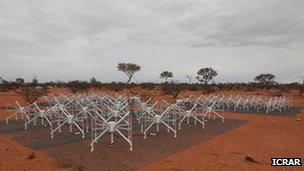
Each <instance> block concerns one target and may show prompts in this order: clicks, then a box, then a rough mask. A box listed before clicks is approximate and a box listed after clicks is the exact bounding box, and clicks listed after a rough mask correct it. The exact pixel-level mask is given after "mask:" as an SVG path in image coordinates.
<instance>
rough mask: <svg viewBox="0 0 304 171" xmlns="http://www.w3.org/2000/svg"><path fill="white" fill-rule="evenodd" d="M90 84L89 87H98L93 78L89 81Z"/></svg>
mask: <svg viewBox="0 0 304 171" xmlns="http://www.w3.org/2000/svg"><path fill="white" fill-rule="evenodd" d="M90 84H91V86H93V87H96V86H97V85H98V81H97V80H96V78H95V77H92V78H91V79H90Z"/></svg>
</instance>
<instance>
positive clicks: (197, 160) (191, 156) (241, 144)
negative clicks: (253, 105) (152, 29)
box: [0, 91, 304, 170]
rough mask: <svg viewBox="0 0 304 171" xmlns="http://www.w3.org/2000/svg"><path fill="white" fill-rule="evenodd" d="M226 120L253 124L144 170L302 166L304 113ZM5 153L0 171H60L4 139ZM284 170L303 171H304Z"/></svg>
mask: <svg viewBox="0 0 304 171" xmlns="http://www.w3.org/2000/svg"><path fill="white" fill-rule="evenodd" d="M151 93H152V96H157V97H158V98H161V97H160V93H159V92H155V91H154V92H151ZM221 93H223V92H221ZM225 93H227V94H231V93H233V94H237V93H240V92H225ZM246 93H247V92H246ZM257 93H258V94H268V93H269V92H263V91H262V92H256V93H255V94H257ZM183 94H199V92H197V93H194V92H184V93H183ZM241 94H243V92H242V93H241ZM149 95H151V94H150V93H149ZM287 95H289V96H293V98H294V99H295V103H296V104H297V105H302V106H303V105H304V99H303V97H302V98H301V97H299V96H297V95H295V92H291V93H288V94H287ZM17 98H18V97H17V96H16V95H14V94H12V93H5V94H0V105H3V104H5V103H6V102H13V101H14V100H16V99H17ZM18 100H20V98H19V99H18ZM1 112H2V113H1V118H4V117H5V112H4V111H3V110H2V111H1ZM225 117H226V118H232V119H240V120H247V121H249V123H248V124H245V125H243V126H240V127H237V128H235V129H233V130H231V131H227V132H225V133H223V134H221V135H218V136H216V137H214V138H211V139H209V140H207V141H204V142H202V143H200V144H198V145H196V146H194V147H191V148H188V149H186V150H183V151H180V152H178V153H176V154H174V155H171V156H168V157H166V158H164V159H162V160H159V161H156V162H154V163H152V164H149V165H147V166H145V167H143V168H141V170H258V169H259V170H274V169H278V168H273V167H271V166H270V158H272V157H300V158H302V162H303V158H304V146H303V144H304V132H303V131H304V110H302V111H301V113H300V114H298V115H296V116H295V117H283V116H266V115H260V114H259V115H257V114H252V115H248V114H246V115H244V114H237V113H225ZM0 151H1V157H0V170H58V169H59V168H58V163H57V162H56V161H55V160H54V159H51V158H48V157H46V156H45V155H43V154H42V153H40V152H37V151H36V152H35V154H36V155H35V158H34V159H31V160H30V159H28V155H29V154H30V153H31V152H32V150H31V149H29V148H26V147H24V146H23V145H21V144H18V143H17V142H14V141H13V140H10V139H7V138H5V137H3V136H2V135H0ZM246 155H251V156H252V157H253V158H254V159H255V160H257V161H258V162H260V163H251V162H248V161H245V156H246ZM279 169H280V170H283V169H284V170H287V169H292V170H296V169H298V170H301V169H303V167H300V168H279Z"/></svg>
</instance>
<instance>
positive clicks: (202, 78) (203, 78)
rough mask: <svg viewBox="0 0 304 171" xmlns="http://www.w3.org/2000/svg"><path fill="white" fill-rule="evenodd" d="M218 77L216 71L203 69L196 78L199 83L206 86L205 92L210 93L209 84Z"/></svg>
mask: <svg viewBox="0 0 304 171" xmlns="http://www.w3.org/2000/svg"><path fill="white" fill-rule="evenodd" d="M216 76H217V72H216V70H214V69H212V68H201V69H200V70H199V71H198V72H197V76H196V77H195V78H196V79H197V80H198V81H199V82H201V83H203V84H204V87H205V91H206V92H207V93H209V89H208V83H209V82H210V81H211V80H213V78H214V77H216Z"/></svg>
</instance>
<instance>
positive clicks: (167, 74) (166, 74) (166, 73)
mask: <svg viewBox="0 0 304 171" xmlns="http://www.w3.org/2000/svg"><path fill="white" fill-rule="evenodd" d="M172 77H173V73H172V72H170V71H164V72H162V73H161V74H160V78H161V79H165V82H167V81H168V78H172Z"/></svg>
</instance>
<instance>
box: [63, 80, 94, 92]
mask: <svg viewBox="0 0 304 171" xmlns="http://www.w3.org/2000/svg"><path fill="white" fill-rule="evenodd" d="M67 86H68V87H69V89H70V90H71V91H72V92H73V93H77V92H84V91H87V90H88V89H89V88H90V87H91V86H90V84H89V83H88V82H87V81H79V80H75V81H70V82H68V83H67Z"/></svg>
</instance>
